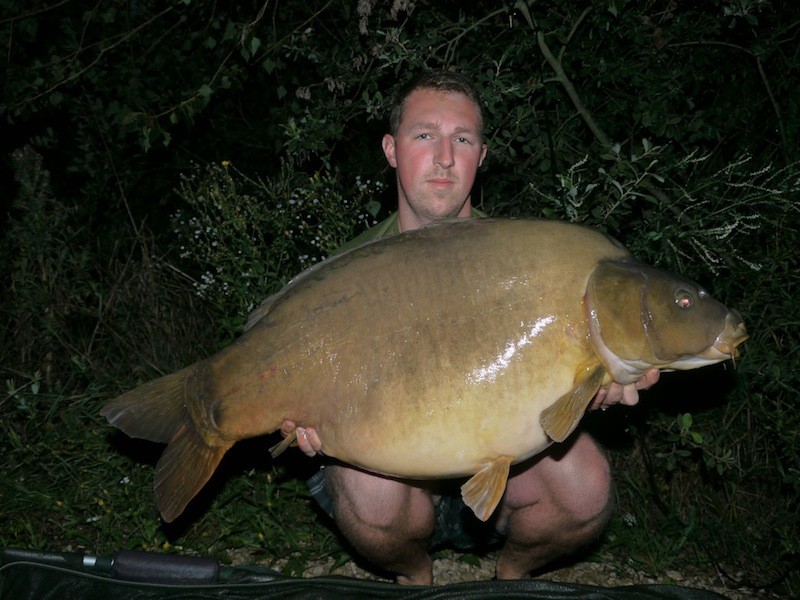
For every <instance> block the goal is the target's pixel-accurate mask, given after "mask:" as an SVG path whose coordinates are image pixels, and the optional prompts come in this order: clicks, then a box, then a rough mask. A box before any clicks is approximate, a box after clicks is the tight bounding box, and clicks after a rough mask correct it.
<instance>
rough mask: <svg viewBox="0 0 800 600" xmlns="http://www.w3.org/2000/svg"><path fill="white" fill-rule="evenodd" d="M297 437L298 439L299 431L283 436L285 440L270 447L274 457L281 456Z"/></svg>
mask: <svg viewBox="0 0 800 600" xmlns="http://www.w3.org/2000/svg"><path fill="white" fill-rule="evenodd" d="M296 439H297V431H293V432H292V433H290V434H289V435H287V436H286V437H285V438H283V440H282V441H281V442H280V443H278V444H275V445H274V446H272V448H270V449H269V453H270V454H271V455H272V458H275V457H277V456H279V455H280V454H281V453H283V451H284V450H286V449H287V448H288V447H289V446H291V445H292V444H293V443H294V441H295V440H296Z"/></svg>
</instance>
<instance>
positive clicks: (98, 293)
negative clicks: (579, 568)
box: [0, 0, 800, 596]
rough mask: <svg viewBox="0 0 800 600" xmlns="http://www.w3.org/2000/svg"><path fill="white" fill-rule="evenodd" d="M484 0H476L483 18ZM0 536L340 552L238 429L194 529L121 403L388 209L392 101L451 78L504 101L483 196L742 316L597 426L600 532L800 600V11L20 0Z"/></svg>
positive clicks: (110, 548)
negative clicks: (158, 481) (572, 232)
mask: <svg viewBox="0 0 800 600" xmlns="http://www.w3.org/2000/svg"><path fill="white" fill-rule="evenodd" d="M467 5H468V6H467ZM0 7H2V12H1V13H0V39H2V41H3V45H2V47H3V65H4V66H3V74H2V76H3V80H2V90H3V92H2V93H3V96H2V100H1V101H0V118H2V125H0V127H2V130H0V131H1V132H2V133H0V147H1V151H0V156H1V157H2V167H1V168H2V171H0V177H2V180H3V188H4V193H3V201H4V203H5V204H4V206H3V210H2V212H1V213H0V223H2V241H1V242H0V243H1V244H2V245H0V269H1V270H2V273H1V276H0V287H1V289H2V304H0V310H2V319H1V320H0V328H1V329H0V335H2V339H3V344H2V348H0V365H2V366H1V367H0V370H1V371H2V377H3V380H4V381H5V383H6V391H5V393H4V394H3V396H2V398H0V465H2V472H1V473H2V475H1V476H0V546H2V547H7V546H15V547H25V548H31V549H41V550H74V551H87V552H96V553H112V552H114V551H115V550H117V549H120V548H140V549H141V548H143V549H150V550H155V549H162V550H166V549H178V550H181V551H184V552H193V553H201V554H212V555H216V556H219V557H221V558H222V559H223V560H230V559H231V550H232V549H237V548H249V549H252V550H253V554H252V555H251V556H250V558H251V559H252V560H257V559H258V558H259V557H260V556H264V557H265V558H266V559H268V560H271V559H275V558H276V557H287V556H288V557H290V558H291V562H290V564H289V567H288V568H289V570H290V571H294V572H299V571H301V570H302V566H303V564H305V562H306V561H307V560H313V559H318V558H321V557H323V556H329V555H333V556H335V557H337V560H347V554H346V552H345V550H343V549H342V546H341V545H340V543H339V541H338V540H337V538H336V536H335V534H333V533H332V530H331V529H329V528H328V526H327V524H326V523H325V522H324V521H323V520H322V519H321V518H320V517H318V516H317V513H316V512H315V509H314V508H313V506H312V503H311V502H310V500H309V498H308V494H307V492H306V491H305V487H304V484H303V483H302V478H303V477H304V476H305V475H306V474H307V472H308V471H309V470H310V469H311V468H313V467H312V465H311V464H310V462H309V461H304V460H299V459H298V458H297V455H295V457H294V458H292V457H284V458H283V459H282V460H280V461H278V462H272V461H270V460H269V459H268V456H267V448H268V447H269V445H270V444H271V442H272V441H273V440H252V441H249V442H246V443H243V444H240V446H239V447H237V448H236V449H235V450H234V451H233V452H232V453H231V456H230V457H228V459H226V461H225V463H224V467H223V469H222V472H221V473H220V474H219V475H218V476H217V477H215V479H214V480H213V482H212V485H211V486H210V487H209V489H208V490H206V491H204V492H203V494H202V495H201V497H200V498H199V499H198V500H197V501H196V502H195V503H194V504H193V505H192V507H191V509H190V511H189V512H188V513H187V514H186V515H185V516H184V517H182V518H181V519H180V520H179V521H178V522H177V523H175V524H173V525H171V526H169V527H166V526H164V525H163V524H162V523H161V522H160V521H159V519H158V517H157V513H156V510H155V505H154V501H153V494H152V466H153V464H154V462H155V460H156V458H157V455H158V452H159V450H160V448H158V447H156V446H150V445H146V444H142V443H134V442H131V441H130V440H127V439H126V438H124V436H121V435H118V434H116V433H115V432H114V431H112V430H111V429H110V428H109V427H107V426H106V425H105V423H104V422H103V421H102V419H101V418H100V417H99V415H98V412H99V408H100V406H101V405H102V404H103V402H104V401H105V400H106V399H108V398H111V397H113V396H115V395H116V394H118V393H119V392H121V391H123V390H126V389H129V388H131V387H132V386H134V385H135V384H137V383H139V382H142V381H144V380H147V379H149V378H152V377H154V376H156V375H159V374H161V373H167V372H171V371H173V370H175V369H177V368H178V367H181V366H183V365H186V364H188V363H190V362H192V361H194V360H196V359H198V358H200V357H203V356H206V355H208V354H209V353H211V352H212V351H214V350H215V349H216V348H218V347H220V346H221V345H223V344H226V343H228V342H229V341H230V340H231V339H232V338H233V337H234V336H235V335H236V334H237V332H238V331H240V330H241V327H242V325H243V323H244V321H245V316H246V313H247V311H248V310H249V309H250V308H251V307H252V306H253V305H254V304H255V303H257V302H258V301H260V300H261V299H263V298H264V297H266V296H267V295H268V294H269V293H271V292H273V291H275V290H277V289H278V288H279V287H280V286H281V285H282V284H283V283H284V282H285V281H286V280H287V279H288V278H289V277H291V276H292V275H294V274H296V273H297V272H299V271H300V270H302V269H303V268H305V267H307V266H308V265H310V264H313V263H314V262H315V261H318V260H320V259H321V258H322V257H323V256H325V255H326V254H328V253H329V252H330V251H331V250H332V249H333V248H335V247H336V246H338V245H339V244H340V243H342V242H344V241H345V240H347V239H348V238H350V237H351V236H353V235H354V234H355V233H357V232H358V231H360V230H361V229H363V228H364V227H366V226H367V225H369V224H370V223H372V222H374V220H375V219H376V218H379V217H380V216H381V215H383V214H385V213H386V212H387V211H388V210H391V209H392V198H393V190H392V173H391V172H389V169H387V167H386V165H385V164H384V160H383V157H382V156H381V153H380V147H379V140H380V135H381V134H382V133H383V131H384V123H385V121H386V116H387V115H386V106H387V99H388V98H389V97H390V95H391V92H392V91H393V88H394V86H395V85H396V83H397V82H398V81H403V80H405V79H406V78H407V76H408V75H409V74H410V73H413V72H415V71H417V70H418V69H420V68H423V67H450V68H458V69H460V70H462V71H463V72H465V73H466V74H468V75H469V76H471V77H472V78H473V79H474V80H475V81H476V82H477V84H478V86H479V87H480V89H481V91H482V92H483V95H484V96H485V98H486V103H487V132H488V143H489V145H490V155H489V159H488V161H487V163H486V164H485V165H484V167H483V169H482V172H481V175H480V178H479V181H478V183H477V188H476V193H475V195H474V198H476V199H477V201H478V202H479V203H480V204H481V205H482V207H483V208H484V209H485V210H487V211H489V212H490V213H492V214H496V215H513V216H517V215H524V216H545V217H551V218H561V219H569V220H573V221H578V222H582V223H585V224H588V225H591V226H595V227H599V228H602V229H604V230H607V231H609V232H611V233H612V234H613V235H615V236H616V237H617V238H619V239H620V240H621V241H623V242H624V243H625V244H626V245H627V246H628V247H629V248H630V249H631V250H632V251H633V252H634V253H635V254H637V255H638V256H639V257H641V258H643V259H645V260H647V261H650V262H652V263H655V264H658V265H660V266H662V267H664V268H667V269H670V270H675V271H681V272H683V273H685V274H686V275H688V276H690V277H692V278H694V279H696V280H698V281H700V282H702V283H703V284H704V285H706V286H707V287H708V288H709V289H710V290H711V292H712V293H713V294H714V295H715V296H716V297H718V298H719V299H721V300H722V301H723V302H725V303H726V304H728V305H729V306H733V307H736V308H737V309H738V310H739V311H740V312H741V313H742V315H743V316H744V319H745V322H746V323H747V326H748V329H749V331H750V334H751V338H750V340H748V341H747V342H746V343H745V345H744V347H743V356H742V357H741V358H740V360H739V361H737V364H736V368H735V369H733V368H732V367H733V365H731V364H726V365H720V366H717V367H710V368H706V369H703V370H701V371H697V372H691V373H679V374H665V375H664V376H663V377H662V382H661V383H659V384H658V385H657V386H656V387H655V388H654V389H653V390H651V391H648V392H646V393H645V394H643V399H644V400H643V402H642V403H640V405H639V406H638V407H637V408H635V409H618V410H612V411H608V412H607V413H603V414H599V415H592V417H591V418H589V419H587V421H588V424H587V425H588V426H589V427H592V428H593V429H594V430H595V431H596V432H597V434H598V436H599V437H600V438H601V439H602V440H603V441H604V442H605V443H606V444H607V445H608V446H609V447H610V448H611V452H612V458H613V463H614V467H615V470H616V473H617V481H618V488H617V494H618V512H617V516H616V517H615V519H614V521H613V523H612V525H611V527H610V528H609V530H608V533H607V535H606V537H605V539H604V540H603V542H602V545H601V548H602V549H603V550H604V551H611V552H616V553H618V556H619V557H620V559H621V560H622V559H624V560H628V559H633V560H634V561H636V563H637V564H638V565H639V566H640V567H641V568H643V569H647V570H651V571H652V572H653V573H655V574H658V573H661V572H662V571H663V570H664V569H666V568H677V569H681V568H687V567H688V566H693V567H697V568H701V569H702V568H711V567H713V568H714V569H716V570H717V572H718V573H720V575H721V576H722V577H728V578H729V579H728V582H729V583H734V581H733V580H737V581H739V582H741V583H743V584H746V585H750V586H753V587H766V588H769V589H772V590H774V591H776V592H778V593H782V594H786V595H787V596H791V595H796V594H797V593H798V579H797V573H796V570H795V569H794V567H795V566H796V564H797V562H798V556H800V548H799V547H798V543H799V542H798V540H800V530H799V529H800V528H799V527H798V509H797V507H798V505H799V504H800V459H798V453H797V448H798V447H800V410H799V408H800V407H799V406H798V392H797V389H798V387H799V383H800V382H799V381H798V379H799V377H798V370H797V362H798V357H799V356H798V352H799V350H800V320H798V312H799V311H798V301H797V300H796V298H797V295H798V293H800V286H799V285H798V283H799V282H800V271H798V266H799V265H798V258H799V257H798V252H800V235H798V232H799V230H800V214H799V211H800V196H799V195H798V190H800V166H798V159H800V147H799V146H798V140H800V95H799V94H798V90H799V89H800V81H799V79H800V78H799V77H798V74H799V73H800V6H798V5H797V4H796V3H794V2H783V1H780V0H711V1H708V2H681V1H667V0H650V1H626V0H605V1H603V2H600V1H591V2H582V3H579V2H570V3H565V2H553V1H549V0H548V1H545V2H532V1H530V2H525V1H522V0H519V1H517V2H511V3H509V2H499V1H477V2H471V3H463V2H452V1H446V2H433V1H430V0H418V1H416V2H410V1H404V0H395V1H394V2H392V3H377V2H374V1H372V0H360V1H356V0H329V1H327V2H322V1H316V2H293V3H289V2H280V1H278V2H270V1H269V0H265V1H264V2H247V1H243V2H235V3H222V2H219V3H218V2H203V1H196V0H183V1H181V2H171V3H165V2H156V1H153V0H136V1H134V0H116V1H115V0H98V1H97V2H94V3H85V2H77V1H75V0H61V1H57V0H50V1H39V0H36V1H31V2H25V3H19V2H12V1H11V0H0Z"/></svg>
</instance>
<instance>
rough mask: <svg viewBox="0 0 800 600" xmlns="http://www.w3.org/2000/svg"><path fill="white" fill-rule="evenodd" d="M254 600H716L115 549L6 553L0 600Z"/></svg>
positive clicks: (667, 588) (676, 589) (715, 597)
mask: <svg viewBox="0 0 800 600" xmlns="http://www.w3.org/2000/svg"><path fill="white" fill-rule="evenodd" d="M223 598H224V599H231V600H254V599H262V598H263V599H270V600H271V599H277V598H282V599H288V598H292V599H294V598H297V599H301V598H302V599H315V598H319V599H326V600H327V599H339V598H341V599H345V598H346V599H348V600H349V599H358V598H398V599H404V600H405V599H409V600H410V599H414V600H417V599H426V600H431V599H440V598H441V599H446V598H459V599H461V600H472V599H475V600H478V599H480V600H483V599H484V598H487V599H495V598H509V599H516V598H526V599H529V598H542V599H548V600H595V599H596V600H600V599H607V600H612V599H621V600H652V599H656V600H657V599H663V600H719V599H721V598H724V597H723V596H720V595H719V594H716V593H714V592H710V591H707V590H699V589H693V588H686V587H680V586H674V585H630V586H620V587H608V588H606V587H598V586H590V585H578V584H566V583H555V582H551V581H546V580H541V579H529V580H524V581H478V582H465V583H455V584H450V585H438V586H432V587H421V586H400V585H397V584H393V583H384V582H377V581H367V580H361V579H352V578H348V577H338V576H329V577H313V578H307V579H303V578H294V577H287V576H284V575H281V574H280V573H277V572H274V571H271V570H269V569H264V568H261V567H247V566H240V567H224V568H220V565H219V563H218V562H217V561H215V560H213V559H208V558H194V557H186V556H180V555H173V554H157V553H145V552H130V551H122V552H119V553H118V554H116V555H115V556H114V557H91V556H83V555H77V554H49V553H42V552H32V551H27V550H13V549H8V550H5V551H4V552H3V553H2V555H0V600H108V599H110V600H167V599H169V600H175V599H177V600H188V599H193V600H194V599H197V600H212V599H217V600H219V599H223Z"/></svg>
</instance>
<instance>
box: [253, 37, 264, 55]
mask: <svg viewBox="0 0 800 600" xmlns="http://www.w3.org/2000/svg"><path fill="white" fill-rule="evenodd" d="M260 47H261V40H260V39H258V38H257V37H256V36H253V37H252V38H251V39H250V54H251V55H255V53H256V52H257V51H258V49H259V48H260Z"/></svg>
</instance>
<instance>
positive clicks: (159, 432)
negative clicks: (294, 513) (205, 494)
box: [100, 365, 233, 523]
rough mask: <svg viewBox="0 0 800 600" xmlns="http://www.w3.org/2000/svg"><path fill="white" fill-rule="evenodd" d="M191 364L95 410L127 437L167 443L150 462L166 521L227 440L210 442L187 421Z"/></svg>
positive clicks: (204, 475)
mask: <svg viewBox="0 0 800 600" xmlns="http://www.w3.org/2000/svg"><path fill="white" fill-rule="evenodd" d="M196 369H197V365H193V366H190V367H187V368H185V369H182V370H180V371H178V372H176V373H173V374H171V375H166V376H164V377H160V378H158V379H155V380H153V381H150V382H148V383H145V384H143V385H141V386H139V387H138V388H136V389H134V390H131V391H130V392H127V393H125V394H123V395H121V396H119V397H118V398H115V399H114V400H111V401H109V402H108V403H106V405H105V406H103V408H102V410H101V411H100V414H101V415H102V416H104V417H105V418H106V419H108V422H109V423H110V424H111V425H113V426H114V427H117V428H118V429H121V430H122V431H123V432H125V433H126V434H127V435H129V436H131V437H135V438H142V439H145V440H150V441H152V442H160V443H163V444H168V445H167V448H166V450H164V453H163V454H162V455H161V458H160V459H159V461H158V465H157V466H156V482H155V490H156V498H157V500H158V510H159V512H160V513H161V516H162V517H163V519H164V520H165V521H166V522H167V523H169V522H171V521H173V520H175V518H176V517H178V515H180V514H181V513H182V512H183V510H184V509H185V508H186V505H187V504H189V501H190V500H191V499H192V498H194V496H195V495H196V494H197V492H199V491H200V489H201V488H202V487H203V486H204V485H205V484H206V482H207V481H208V480H209V479H210V478H211V475H212V474H213V473H214V471H215V470H216V468H217V465H219V462H220V461H221V460H222V457H223V455H224V454H225V452H227V450H228V449H229V448H230V447H231V446H232V445H233V444H232V443H227V444H225V443H223V444H221V445H219V446H212V445H210V444H209V443H207V441H206V440H205V439H204V438H203V437H201V435H200V433H199V432H198V431H197V428H196V426H195V424H194V422H193V421H192V418H191V415H190V414H189V411H188V409H187V407H186V403H187V401H188V399H187V398H186V394H187V379H188V378H189V377H190V376H192V375H194V374H195V371H196ZM220 442H222V440H220Z"/></svg>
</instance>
